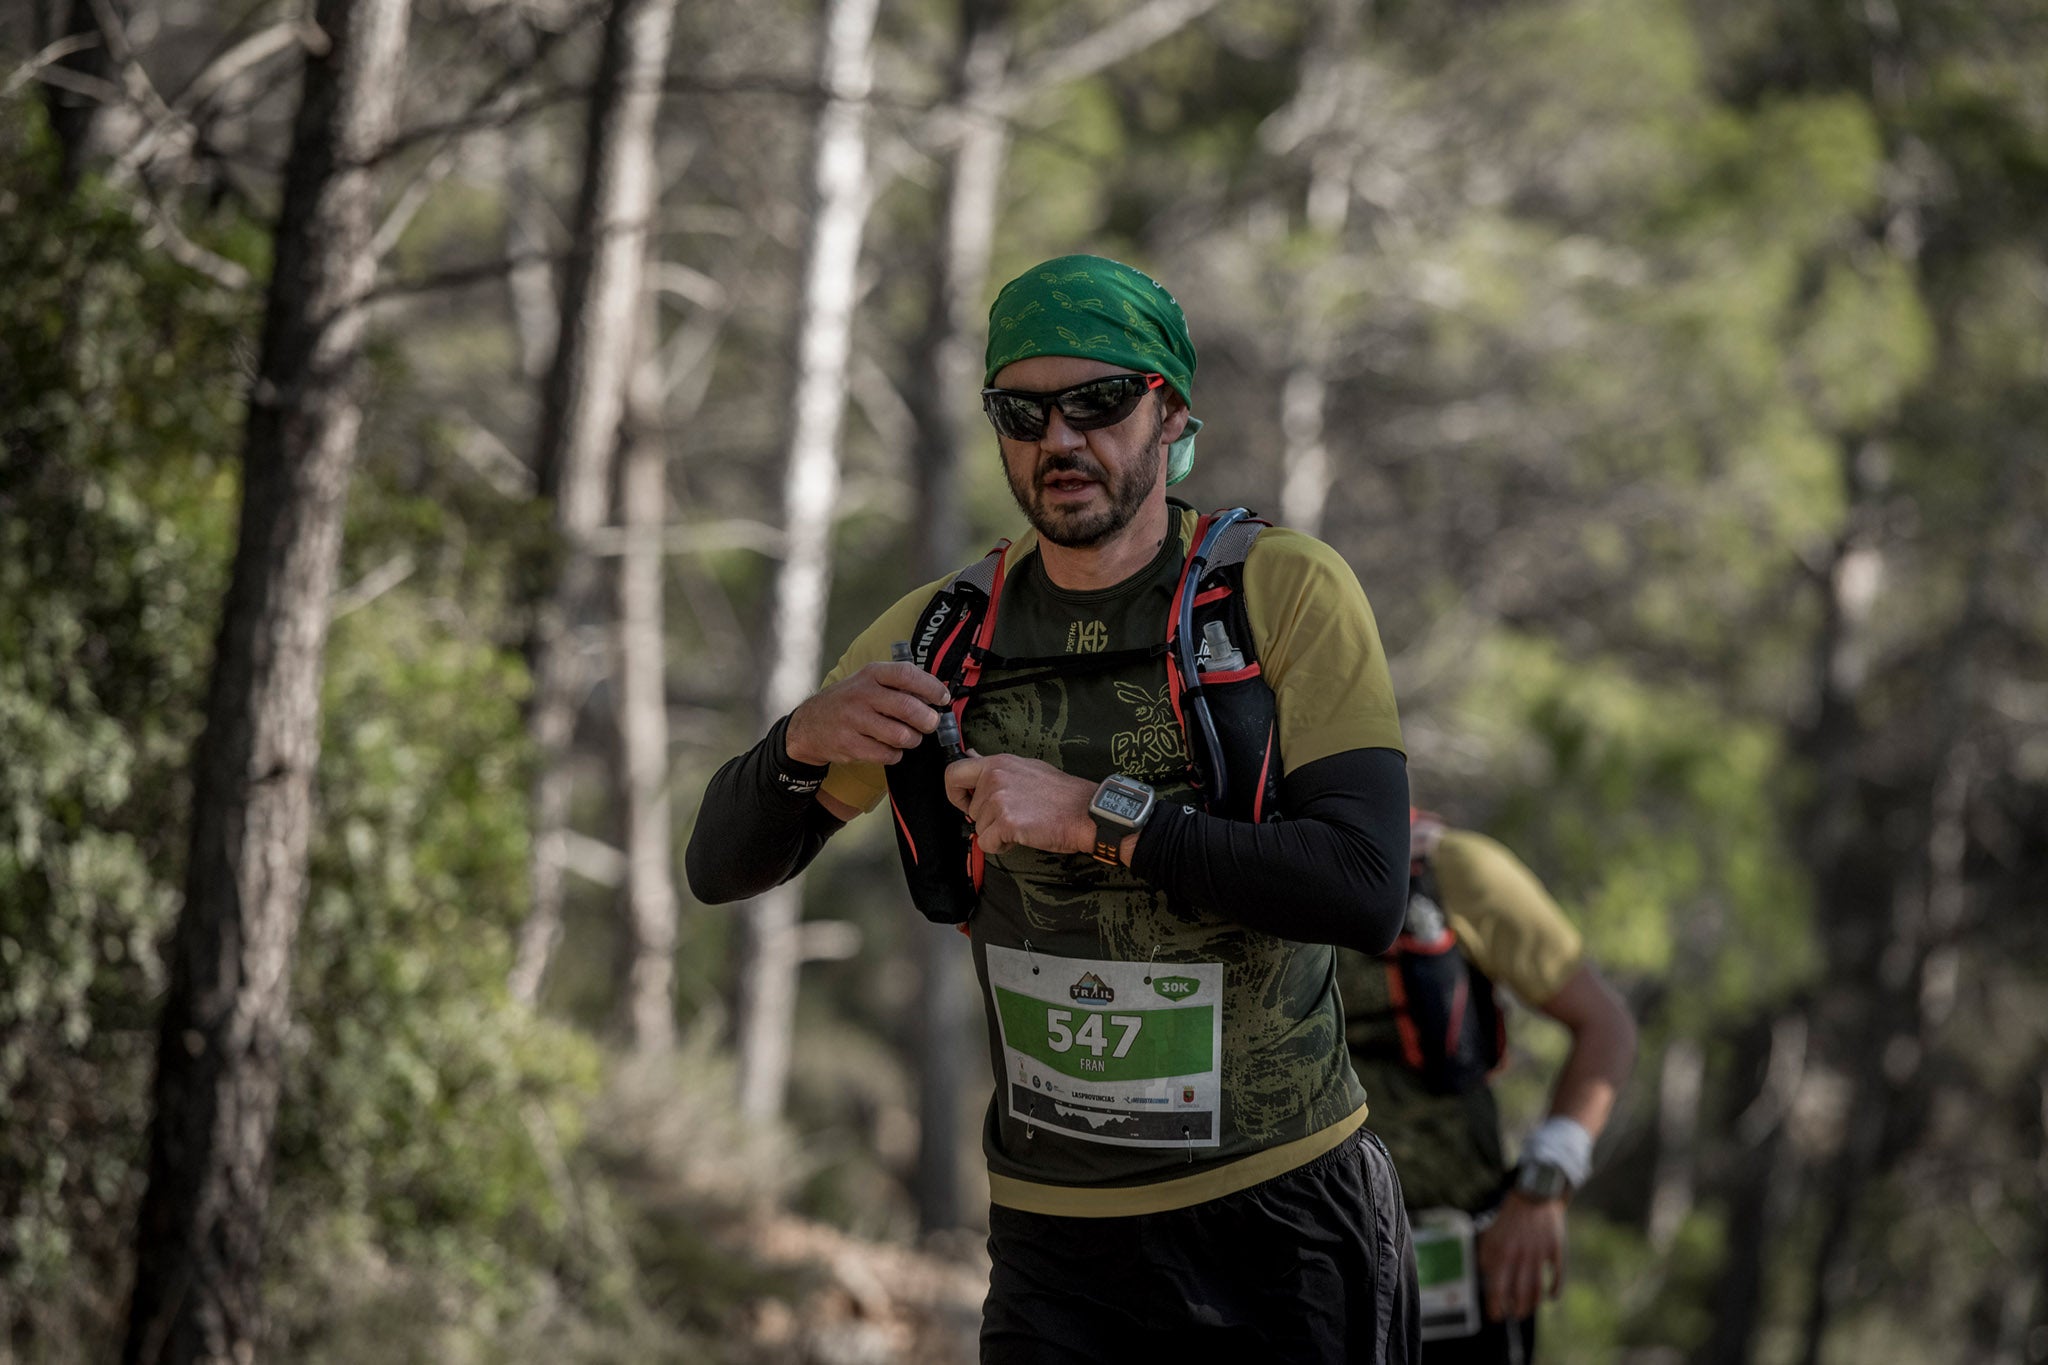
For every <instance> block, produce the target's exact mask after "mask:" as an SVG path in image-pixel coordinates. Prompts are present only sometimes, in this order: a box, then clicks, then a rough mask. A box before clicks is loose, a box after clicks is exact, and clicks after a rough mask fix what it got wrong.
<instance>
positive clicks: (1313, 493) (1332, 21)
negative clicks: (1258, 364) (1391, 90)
mask: <svg viewBox="0 0 2048 1365" xmlns="http://www.w3.org/2000/svg"><path fill="white" fill-rule="evenodd" d="M1364 8H1365V5H1364V0H1325V3H1324V5H1323V6H1322V9H1321V12H1320V13H1319V14H1318V15H1317V19H1316V32H1315V36H1314V40H1313V41H1312V42H1310V43H1309V45H1308V46H1307V48H1306V49H1304V51H1303V53H1302V59H1301V77H1300V82H1299V90H1298V93H1297V94H1296V96H1295V99H1296V101H1297V102H1298V103H1300V104H1302V105H1304V106H1306V109H1305V116H1306V117H1308V118H1309V119H1311V120H1312V121H1313V123H1312V126H1311V129H1310V131H1309V132H1308V135H1307V140H1306V144H1305V145H1304V147H1303V148H1302V152H1303V155H1304V158H1305V160H1306V162H1307V167H1308V187H1307V191H1306V193H1305V196H1304V199H1303V214H1304V218H1305V221H1306V222H1307V225H1308V227H1309V229H1310V231H1312V232H1316V233H1318V234H1321V235H1322V236H1323V237H1324V238H1326V239H1327V241H1328V243H1329V245H1330V247H1331V248H1333V249H1337V248H1340V247H1341V241H1340V237H1341V234H1342V233H1343V231H1344V224H1345V222H1346V220H1347V219H1348V218H1349V217H1350V209H1351V179H1350V162H1349V160H1348V156H1349V153H1348V151H1344V150H1341V149H1340V148H1338V147H1333V146H1332V145H1331V144H1332V141H1333V139H1332V134H1333V133H1334V132H1336V131H1337V130H1335V129H1333V128H1331V127H1330V126H1329V124H1330V122H1331V120H1333V119H1335V118H1337V117H1338V111H1339V109H1340V108H1341V101H1340V98H1339V94H1340V92H1339V86H1340V85H1341V83H1342V82H1343V80H1344V78H1345V69H1346V62H1347V60H1348V59H1349V57H1350V54H1351V49H1352V47H1353V46H1354V45H1355V44H1356V42H1357V40H1358V32H1359V28H1360V26H1361V23H1362V18H1363V16H1362V11H1363V10H1364ZM1327 292H1328V291H1327V283H1326V281H1325V280H1324V279H1323V278H1322V272H1321V271H1320V270H1317V269H1315V268H1313V267H1311V268H1309V269H1307V270H1303V271H1301V272H1300V274H1299V280H1298V285H1297V288H1296V293H1295V301H1294V306H1293V307H1292V308H1290V309H1289V310H1288V314H1289V316H1290V317H1292V318H1293V319H1295V322H1296V326H1295V328H1294V330H1293V331H1292V332H1291V333H1290V334H1289V337H1288V361H1287V374H1286V376H1285V378H1284V379H1282V381H1281V384H1280V437H1281V450H1280V520H1281V521H1282V522H1283V523H1285V524H1286V525H1288V526H1290V527H1292V528H1293V529H1295V530H1297V531H1301V532H1303V533H1304V534H1307V535H1312V536H1313V535H1320V534H1321V533H1322V529H1323V508H1324V505H1325V504H1326V503H1327V502H1328V501H1329V498H1330V485H1331V483H1332V482H1333V480H1334V477H1335V476H1334V475H1333V473H1332V472H1331V468H1330V449H1329V445H1328V443H1327V441H1326V440H1325V439H1324V426H1325V421H1326V418H1325V414H1326V413H1327V412H1328V410H1329V400H1330V380H1329V369H1330V351H1331V349H1332V335H1331V332H1332V328H1331V325H1330V320H1329V318H1328V316H1327V304H1326V302H1325V298H1326V295H1327Z"/></svg>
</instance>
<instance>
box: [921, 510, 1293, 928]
mask: <svg viewBox="0 0 2048 1365" xmlns="http://www.w3.org/2000/svg"><path fill="white" fill-rule="evenodd" d="M1268 524H1269V523H1267V522H1264V521H1261V520H1259V519H1258V518H1256V517H1253V516H1252V515H1251V514H1250V513H1249V512H1247V511H1245V509H1243V508H1242V507H1233V508H1230V509H1228V510H1226V511H1221V512H1212V513H1210V514H1208V515H1207V516H1204V517H1202V518H1201V519H1200V520H1199V521H1198V522H1197V523H1196V525H1195V533H1194V535H1193V537H1192V538H1191V548H1190V549H1189V551H1188V556H1187V559H1186V560H1185V562H1183V564H1182V565H1181V574H1180V581H1179V583H1178V584H1177V585H1176V587H1175V589H1174V596H1173V609H1172V611H1171V612H1170V614H1169V616H1168V619H1167V620H1166V621H1165V622H1164V623H1163V624H1164V630H1163V632H1162V639H1161V640H1160V641H1159V642H1158V643H1157V644H1153V645H1147V646H1141V647H1139V648H1136V649H1124V650H1112V651H1109V652H1106V653H1099V654H1051V655H1041V656H1036V657H1028V658H1008V657H1005V656H1003V655H1000V654H997V653H996V652H995V650H994V648H993V645H994V641H995V636H996V615H997V608H998V607H999V606H1000V605H1001V603H1002V596H1003V579H1004V575H1005V573H1006V571H1007V568H1008V558H1009V551H1010V542H1009V541H1007V540H1003V541H998V542H997V543H996V546H995V548H994V549H992V550H990V551H989V552H988V554H987V555H985V556H983V557H982V559H981V560H980V561H979V562H977V563H975V564H972V565H969V566H968V567H967V568H965V569H962V570H961V571H960V572H959V573H957V574H955V575H953V577H952V578H951V579H950V580H948V581H947V583H946V584H945V585H944V586H943V587H941V588H940V589H939V590H938V592H937V593H935V594H933V596H932V599H931V601H930V602H929V603H927V604H926V605H925V608H924V610H923V611H922V612H921V613H919V615H918V619H917V626H916V628H915V630H916V633H915V635H914V636H913V637H912V639H911V641H910V657H911V662H913V663H915V664H916V665H917V666H918V667H919V668H922V669H924V670H925V671H926V672H927V673H930V674H932V675H933V676H934V677H937V678H939V679H941V680H942V681H944V682H945V684H946V686H947V687H948V688H949V689H950V690H951V692H952V695H953V705H952V710H953V716H954V719H955V720H956V721H959V722H961V723H962V726H963V729H962V733H965V730H964V721H965V716H966V712H967V707H968V705H969V704H970V703H971V702H972V701H973V700H974V698H975V697H976V696H978V695H982V694H985V693H989V692H995V691H1001V690H1003V689H1005V688H1010V687H1020V686H1023V685H1025V684H1027V683H1035V682H1040V681H1043V680H1045V679H1047V678H1053V677H1067V676H1072V675H1075V674H1080V673H1093V672H1100V671H1102V670H1105V669H1110V668H1118V667H1122V666H1123V665H1125V664H1129V663H1133V662H1138V661H1142V660H1145V659H1158V658H1163V659H1164V660H1165V661H1166V676H1167V683H1168V688H1167V695H1168V697H1169V698H1170V699H1171V701H1172V703H1173V714H1174V719H1175V720H1176V721H1177V722H1178V723H1179V725H1180V729H1181V735H1182V738H1183V740H1184V741H1185V745H1186V749H1187V753H1188V768H1189V774H1188V775H1189V783H1190V785H1191V786H1192V787H1193V788H1194V796H1193V798H1192V800H1193V801H1195V802H1198V803H1199V804H1200V805H1201V807H1202V809H1204V810H1206V811H1208V812H1209V813H1210V814H1212V815H1221V816H1225V817H1227V818H1229V819H1232V820H1250V821H1254V822H1257V821H1264V820H1275V819H1278V818H1279V816H1280V811H1279V790H1280V753H1279V731H1278V728H1277V725H1276V710H1275V707H1274V702H1273V690H1272V688H1270V687H1268V686H1267V685H1266V681H1265V679H1264V678H1263V677H1261V676H1260V673H1259V662H1258V659H1257V657H1256V653H1257V651H1256V649H1255V647H1254V645H1253V641H1252V629H1251V617H1250V614H1249V613H1248V612H1247V611H1246V609H1245V600H1244V563H1245V558H1246V556H1248V555H1249V554H1250V553H1251V548H1252V544H1253V542H1254V541H1256V540H1257V539H1258V536H1259V532H1261V531H1262V530H1264V529H1265V528H1266V526H1267V525H1268ZM1014 670H1022V672H1020V673H1019V674H1018V676H1015V677H1010V678H1004V679H1002V680H1001V681H997V682H987V683H984V682H982V678H983V676H984V675H986V674H990V673H995V672H1008V671H1014ZM947 761H948V757H947V754H946V752H945V750H944V749H943V748H942V747H941V746H940V743H939V740H938V737H937V736H936V735H927V736H925V739H924V742H923V743H922V744H920V745H918V746H917V747H916V748H914V749H910V750H907V751H906V752H905V753H904V755H903V757H902V758H901V759H899V760H897V761H896V762H895V763H892V764H890V765H888V767H887V768H886V769H885V770H884V772H885V773H886V775H887V778H888V783H889V810H890V814H891V815H892V816H893V817H894V823H895V827H896V852H897V855H898V857H899V858H900V859H901V860H902V863H903V875H904V879H905V880H906V881H907V882H908V883H909V886H910V898H911V900H912V901H913V902H914V903H915V904H916V906H917V908H918V910H919V911H920V912H921V913H922V914H923V915H924V917H925V918H926V919H929V920H931V921H933V922H934V923H938V924H964V923H965V922H966V920H967V917H968V916H969V915H970V914H971V913H973V910H974V906H975V903H976V902H977V901H978V900H979V898H980V894H981V881H982V857H981V849H980V847H979V845H977V844H976V843H975V841H974V837H973V834H972V831H971V830H970V829H969V828H968V826H967V824H966V822H965V821H964V820H963V819H962V818H961V815H960V811H959V810H958V808H956V807H955V806H954V805H953V804H952V803H951V802H950V801H948V800H946V791H945V778H944V773H945V768H946V763H947Z"/></svg>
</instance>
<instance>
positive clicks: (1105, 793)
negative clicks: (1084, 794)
mask: <svg viewBox="0 0 2048 1365" xmlns="http://www.w3.org/2000/svg"><path fill="white" fill-rule="evenodd" d="M1156 800H1157V798H1156V797H1155V795H1154V793H1153V790H1152V788H1151V786H1150V784H1148V783H1144V782H1140V781H1139V780H1138V779H1137V778H1134V777H1126V776H1125V775H1123V774H1122V773H1111V774H1110V775H1109V776H1108V777H1105V778H1103V779H1102V781H1101V783H1100V784H1099V785H1098V786H1097V787H1096V788H1095V790H1094V793H1093V794H1092V796H1091V797H1090V799H1089V802H1088V820H1089V824H1090V826H1091V828H1090V830H1089V835H1088V852H1089V854H1090V856H1092V857H1093V858H1094V859H1095V861H1097V862H1099V863H1103V864H1106V865H1108V866H1112V867H1116V866H1121V867H1129V866H1130V865H1131V853H1132V850H1133V849H1134V848H1135V847H1136V844H1137V835H1138V834H1139V833H1140V832H1141V831H1142V830H1143V829H1144V828H1145V821H1146V820H1147V819H1149V818H1150V817H1151V814H1152V810H1153V806H1154V805H1155V804H1156Z"/></svg>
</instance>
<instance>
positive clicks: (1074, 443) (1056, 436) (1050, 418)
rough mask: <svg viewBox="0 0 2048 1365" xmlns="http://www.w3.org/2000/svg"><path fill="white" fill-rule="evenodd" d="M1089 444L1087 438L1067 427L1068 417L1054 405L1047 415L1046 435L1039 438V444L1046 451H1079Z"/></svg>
mask: <svg viewBox="0 0 2048 1365" xmlns="http://www.w3.org/2000/svg"><path fill="white" fill-rule="evenodd" d="M1087 443H1088V439H1087V437H1085V436H1083V435H1082V434H1081V433H1080V432H1078V431H1076V430H1074V429H1073V428H1072V427H1070V426H1068V425H1067V419H1066V415H1065V414H1064V413H1062V412H1061V411H1060V410H1059V405H1058V404H1054V405H1053V406H1052V407H1051V408H1050V409H1049V410H1047V412H1046V414H1045V435H1043V436H1041V437H1039V438H1038V444H1039V445H1040V446H1041V447H1042V448H1044V449H1046V450H1078V449H1080V448H1081V447H1082V446H1084V445H1086V444H1087Z"/></svg>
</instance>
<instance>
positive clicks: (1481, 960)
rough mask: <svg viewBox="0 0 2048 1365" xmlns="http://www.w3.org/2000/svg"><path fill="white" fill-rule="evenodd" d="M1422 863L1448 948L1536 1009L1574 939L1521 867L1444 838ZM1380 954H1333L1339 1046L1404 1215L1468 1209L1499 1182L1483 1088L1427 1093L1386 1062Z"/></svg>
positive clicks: (1509, 857) (1483, 1203)
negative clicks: (1449, 934) (1389, 1158)
mask: <svg viewBox="0 0 2048 1365" xmlns="http://www.w3.org/2000/svg"><path fill="white" fill-rule="evenodd" d="M1431 866H1432V868H1433V869H1434V871H1435V873H1436V881H1437V888H1438V890H1439V891H1441V892H1442V893H1443V899H1444V905H1443V907H1442V908H1443V911H1444V915H1445V918H1446V919H1447V920H1449V922H1450V925H1451V928H1452V929H1453V930H1454V931H1455V932H1456V933H1457V935H1458V943H1459V946H1460V949H1461V950H1462V951H1463V952H1464V953H1465V954H1466V955H1467V956H1468V957H1469V958H1470V959H1471V961H1472V962H1473V963H1474V964H1476V965H1477V966H1478V968H1479V970H1480V971H1482V972H1484V973H1486V975H1487V977H1488V979H1489V980H1491V981H1493V982H1494V983H1495V984H1496V985H1499V986H1505V987H1506V988H1507V989H1508V990H1510V991H1512V992H1514V994H1515V995H1516V996H1517V997H1519V998H1520V999H1521V1000H1523V1001H1525V1002H1526V1003H1528V1004H1531V1005H1540V1004H1542V1003H1543V1002H1544V1001H1546V1000H1548V999H1550V998H1551V997H1552V996H1553V995H1555V994H1557V992H1558V990H1559V988H1560V987H1562V986H1563V985H1564V983H1565V981H1566V980H1567V979H1568V978H1570V976H1571V975H1572V973H1573V972H1575V971H1577V970H1578V966H1579V963H1580V961H1581V960H1582V955H1583V944H1582V941H1581V939H1580V937H1579V931H1578V929H1577V928H1575V927H1574V926H1573V924H1572V922H1571V921H1570V920H1569V919H1567V918H1565V914H1564V912H1563V911H1562V910H1560V909H1559V908H1558V905H1557V902H1556V901H1554V900H1552V899H1551V897H1550V893H1549V892H1548V891H1546V890H1544V889H1543V884H1542V883H1541V882H1540V881H1538V880H1537V879H1536V874H1535V873H1533V872H1531V871H1530V870H1529V869H1528V868H1527V867H1526V866H1524V865H1523V863H1522V861H1521V860H1520V859H1519V858H1517V857H1515V855H1514V854H1512V853H1510V852H1509V851H1508V850H1507V849H1506V848H1504V847H1503V846H1502V845H1500V844H1499V843H1497V842H1496V841H1494V840H1492V839H1489V838H1487V837H1486V836H1485V835H1483V834H1475V833H1472V832H1471V831H1469V830H1456V829H1453V830H1446V831H1445V832H1444V836H1443V839H1442V841H1441V842H1440V843H1439V844H1438V845H1437V850H1436V853H1435V855H1434V857H1433V858H1432V859H1431ZM1387 973H1388V966H1387V963H1386V960H1385V959H1383V958H1374V957H1368V956H1366V955H1365V954H1363V953H1359V952H1354V951H1353V950H1351V949H1348V948H1343V949H1339V950H1338V951H1337V979H1338V983H1339V985H1340V986H1341V987H1342V990H1343V994H1344V1008H1345V1039H1346V1041H1347V1043H1348V1044H1349V1045H1350V1047H1351V1049H1352V1061H1353V1062H1354V1063H1355V1064H1356V1066H1357V1068H1358V1076H1359V1079H1360V1080H1361V1081H1362V1082H1363V1083H1364V1085H1365V1089H1366V1094H1367V1096H1368V1098H1369V1099H1370V1100H1371V1102H1372V1113H1373V1125H1372V1126H1373V1131H1374V1132H1375V1133H1377V1134H1379V1136H1380V1138H1381V1140H1382V1141H1384V1142H1385V1143H1386V1144H1387V1150H1388V1151H1390V1152H1392V1153H1393V1156H1394V1165H1395V1168H1396V1169H1398V1170H1399V1171H1400V1172H1401V1192H1402V1195H1403V1197H1404V1198H1405V1199H1406V1200H1407V1201H1408V1205H1409V1207H1411V1208H1416V1209H1424V1208H1459V1209H1464V1210H1466V1211H1467V1212H1472V1213H1476V1212H1478V1211H1479V1210H1481V1209H1484V1208H1487V1207H1489V1206H1490V1205H1491V1204H1492V1203H1493V1201H1494V1200H1495V1199H1496V1198H1497V1197H1498V1196H1499V1194H1500V1189H1501V1182H1502V1180H1503V1179H1504V1178H1505V1176H1506V1174H1507V1160H1506V1156H1505V1153H1504V1152H1503V1150H1502V1144H1501V1133H1500V1114H1499V1109H1498V1108H1497V1106H1496V1105H1495V1104H1494V1100H1493V1092H1492V1090H1491V1089H1490V1088H1489V1087H1486V1086H1479V1087H1477V1088H1475V1089H1474V1090H1473V1091H1471V1092H1470V1093H1468V1094H1465V1095H1434V1094H1431V1093H1430V1092H1428V1091H1426V1090H1424V1089H1423V1088H1422V1087H1421V1086H1420V1085H1419V1084H1418V1083H1417V1081H1416V1079H1415V1076H1414V1073H1413V1072H1411V1071H1409V1070H1408V1069H1407V1068H1405V1067H1403V1066H1401V1065H1399V1064H1398V1063H1395V1062H1393V1061H1390V1060H1387V1054H1388V1052H1389V1051H1390V1050H1391V1049H1392V1046H1393V1040H1392V1039H1391V1038H1389V1037H1387V1036H1385V1035H1386V1033H1387V1032H1388V1031H1389V1030H1391V1028H1392V1027H1393V1025H1392V1000H1391V994H1390V991H1389V983H1388V980H1387Z"/></svg>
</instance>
